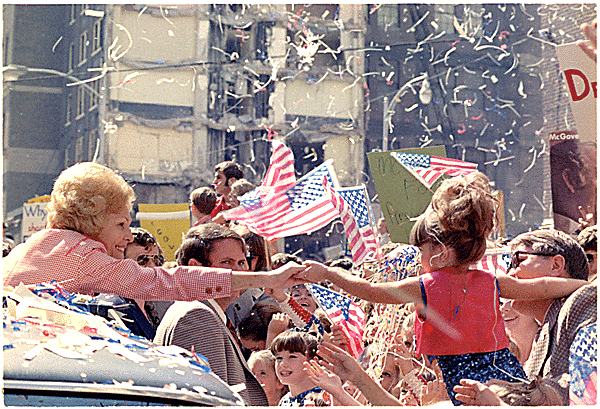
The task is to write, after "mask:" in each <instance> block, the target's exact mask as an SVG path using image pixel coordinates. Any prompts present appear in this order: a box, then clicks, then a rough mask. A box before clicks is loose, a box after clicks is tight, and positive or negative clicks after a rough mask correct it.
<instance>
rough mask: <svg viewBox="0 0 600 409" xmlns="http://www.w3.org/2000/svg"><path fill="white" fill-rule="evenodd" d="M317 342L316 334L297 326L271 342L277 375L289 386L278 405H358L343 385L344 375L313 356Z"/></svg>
mask: <svg viewBox="0 0 600 409" xmlns="http://www.w3.org/2000/svg"><path fill="white" fill-rule="evenodd" d="M317 346H318V340H317V338H316V337H315V336H313V335H311V334H309V333H306V332H302V331H294V330H289V331H285V332H283V333H281V334H279V335H278V336H277V337H276V338H275V339H274V340H273V342H272V343H271V348H270V351H271V353H272V354H273V355H275V372H276V374H277V377H278V378H279V380H280V381H281V383H283V384H284V385H286V386H288V387H289V389H290V392H289V393H288V394H287V395H285V396H284V397H283V398H282V399H281V401H280V402H279V406H332V404H333V405H335V406H359V405H360V404H359V403H358V402H357V401H356V400H354V399H353V398H352V397H351V396H350V395H349V394H348V393H347V392H346V391H345V390H344V389H343V387H342V381H341V379H340V378H339V377H338V376H337V375H335V374H333V373H331V372H329V371H327V370H325V369H324V368H323V367H321V366H320V365H319V364H318V363H317V362H316V360H313V358H315V357H316V355H317ZM311 360H313V361H311Z"/></svg>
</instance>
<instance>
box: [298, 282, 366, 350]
mask: <svg viewBox="0 0 600 409" xmlns="http://www.w3.org/2000/svg"><path fill="white" fill-rule="evenodd" d="M305 285H306V287H307V288H308V289H309V290H310V292H311V294H312V295H313V297H314V298H315V300H316V301H317V304H318V305H319V307H320V308H321V309H322V310H323V311H325V314H327V316H328V317H329V319H330V320H331V322H332V323H333V324H336V325H339V326H340V327H342V331H344V334H345V335H346V336H347V337H348V341H349V342H348V348H349V349H350V351H349V352H350V353H351V354H352V356H354V357H355V358H358V356H359V355H360V354H361V352H362V350H363V333H364V328H365V312H364V311H363V310H362V308H360V306H359V305H358V304H356V303H355V302H354V301H352V300H351V299H350V298H348V297H346V296H344V295H342V294H340V293H336V292H335V291H331V290H330V289H328V288H325V287H321V286H320V285H316V284H305Z"/></svg>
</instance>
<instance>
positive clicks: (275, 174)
mask: <svg viewBox="0 0 600 409" xmlns="http://www.w3.org/2000/svg"><path fill="white" fill-rule="evenodd" d="M295 184H296V174H295V172H294V153H293V152H292V151H291V150H290V148H288V147H287V146H285V145H284V144H283V143H282V142H280V141H277V140H274V141H273V153H272V154H271V161H270V163H269V169H267V173H266V174H265V177H264V178H263V181H262V183H261V184H260V185H261V186H263V187H266V188H270V189H272V192H273V194H277V193H280V192H283V191H285V190H287V189H289V188H291V187H292V186H294V185H295Z"/></svg>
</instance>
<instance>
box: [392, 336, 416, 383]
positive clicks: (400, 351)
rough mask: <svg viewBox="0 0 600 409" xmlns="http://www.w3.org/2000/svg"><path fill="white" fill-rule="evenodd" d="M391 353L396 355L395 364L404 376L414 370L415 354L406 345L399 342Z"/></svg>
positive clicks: (393, 346)
mask: <svg viewBox="0 0 600 409" xmlns="http://www.w3.org/2000/svg"><path fill="white" fill-rule="evenodd" d="M389 352H390V353H392V354H393V355H394V363H395V364H396V365H397V366H398V368H400V371H401V372H402V375H406V374H407V373H409V372H410V371H412V370H413V369H414V365H413V357H414V355H413V353H412V352H411V351H410V350H409V349H408V348H407V347H406V345H404V342H399V343H397V344H394V345H392V347H391V348H390V349H389Z"/></svg>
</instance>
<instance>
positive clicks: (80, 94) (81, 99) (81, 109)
mask: <svg viewBox="0 0 600 409" xmlns="http://www.w3.org/2000/svg"><path fill="white" fill-rule="evenodd" d="M84 115H85V89H84V88H83V85H80V86H78V87H77V116H76V117H75V119H80V118H83V116H84Z"/></svg>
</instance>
